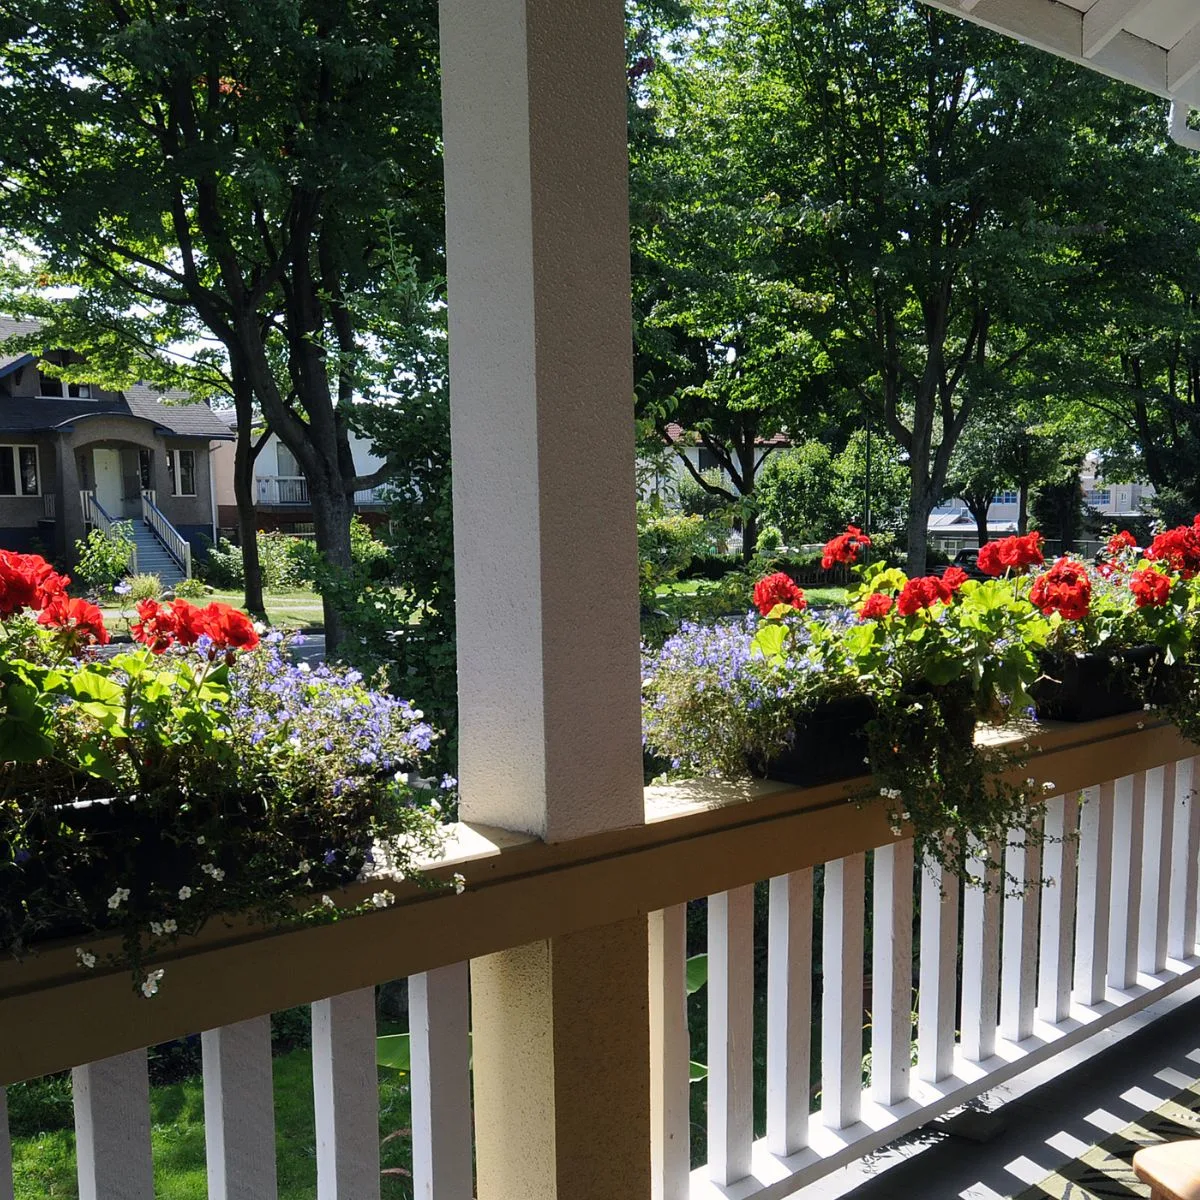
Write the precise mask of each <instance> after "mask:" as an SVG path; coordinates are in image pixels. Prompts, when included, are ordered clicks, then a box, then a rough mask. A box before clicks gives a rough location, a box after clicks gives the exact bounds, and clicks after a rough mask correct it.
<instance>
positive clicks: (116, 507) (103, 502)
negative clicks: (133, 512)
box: [92, 446, 125, 519]
mask: <svg viewBox="0 0 1200 1200" xmlns="http://www.w3.org/2000/svg"><path fill="white" fill-rule="evenodd" d="M92 470H93V471H94V472H95V475H96V500H97V502H98V503H99V505H100V507H101V508H102V509H104V511H105V512H106V513H108V515H109V516H110V517H112V518H114V519H116V518H118V517H123V516H124V515H125V491H124V487H123V485H122V483H121V452H120V451H119V450H109V449H105V448H103V447H100V446H97V447H96V448H95V449H94V450H93V451H92Z"/></svg>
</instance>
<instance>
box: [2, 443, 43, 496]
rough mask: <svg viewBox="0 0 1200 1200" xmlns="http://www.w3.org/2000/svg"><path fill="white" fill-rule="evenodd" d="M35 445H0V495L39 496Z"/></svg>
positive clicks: (39, 484) (39, 482) (39, 487)
mask: <svg viewBox="0 0 1200 1200" xmlns="http://www.w3.org/2000/svg"><path fill="white" fill-rule="evenodd" d="M41 494H42V492H41V481H40V479H39V478H38V452H37V447H36V446H0V496H40V495H41Z"/></svg>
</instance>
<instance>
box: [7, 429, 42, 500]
mask: <svg viewBox="0 0 1200 1200" xmlns="http://www.w3.org/2000/svg"><path fill="white" fill-rule="evenodd" d="M22 450H32V451H33V469H34V472H35V474H36V475H37V490H36V491H33V492H27V491H25V490H24V488H23V487H22V486H21V483H22V480H21V451H22ZM5 453H7V454H10V455H12V465H13V491H12V492H11V493H9V492H0V500H34V499H36V498H37V497H38V496H40V495H41V494H42V456H41V454H40V453H39V452H38V448H37V446H35V445H31V444H29V443H17V444H13V443H6V444H5V445H3V446H0V454H5Z"/></svg>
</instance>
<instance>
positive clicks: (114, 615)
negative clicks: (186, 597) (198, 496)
mask: <svg viewBox="0 0 1200 1200" xmlns="http://www.w3.org/2000/svg"><path fill="white" fill-rule="evenodd" d="M243 599H244V596H243V595H242V593H241V592H240V591H232V590H222V589H214V590H212V591H210V592H208V593H207V594H206V595H205V596H204V598H203V599H199V598H198V599H196V600H194V601H193V603H194V604H201V605H203V604H209V603H211V602H212V601H214V600H216V601H219V602H220V603H222V604H228V605H231V606H232V607H233V608H238V609H240V608H241V607H242V601H243ZM265 599H266V604H267V616H269V617H270V618H271V624H272V625H273V626H275V627H276V628H278V629H282V630H284V631H285V632H288V631H297V632H300V633H309V632H314V631H320V630H322V629H324V627H325V617H324V613H323V611H322V608H321V597H320V596H319V595H317V593H316V592H314V591H309V590H307V589H301V588H296V589H289V590H287V591H268V592H267V593H266V595H265ZM134 608H135V606H134V605H133V604H132V603H131V602H130V601H129V599H128V597H126V602H125V604H124V606H121V605H112V604H103V605H101V612H103V613H104V624H105V625H106V626H107V628H108V632H109V635H110V636H111V637H114V638H120V637H127V636H128V634H129V626H128V624H127V621H131V620H136V619H137V618H136V615H135V612H134Z"/></svg>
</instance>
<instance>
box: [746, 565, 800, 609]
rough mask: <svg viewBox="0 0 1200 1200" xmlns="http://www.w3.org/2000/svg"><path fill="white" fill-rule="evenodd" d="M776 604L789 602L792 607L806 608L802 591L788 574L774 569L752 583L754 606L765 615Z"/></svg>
mask: <svg viewBox="0 0 1200 1200" xmlns="http://www.w3.org/2000/svg"><path fill="white" fill-rule="evenodd" d="M777 604H790V605H791V606H792V608H807V607H808V601H807V600H805V598H804V593H803V591H801V590H800V588H798V587H797V586H796V584H795V581H794V580H793V579H792V578H791V576H789V575H785V574H784V573H783V572H782V571H776V572H775V574H774V575H768V576H767V577H766V578H765V579H760V580H759V581H758V582H757V583H756V584H755V585H754V606H755V608H757V609H758V611H759V612H760V613H762V615H763V616H764V617H765V616H766V615H767V614H768V613H769V612H770V611H771V610H772V609H773V608H774V607H775V606H776V605H777Z"/></svg>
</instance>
